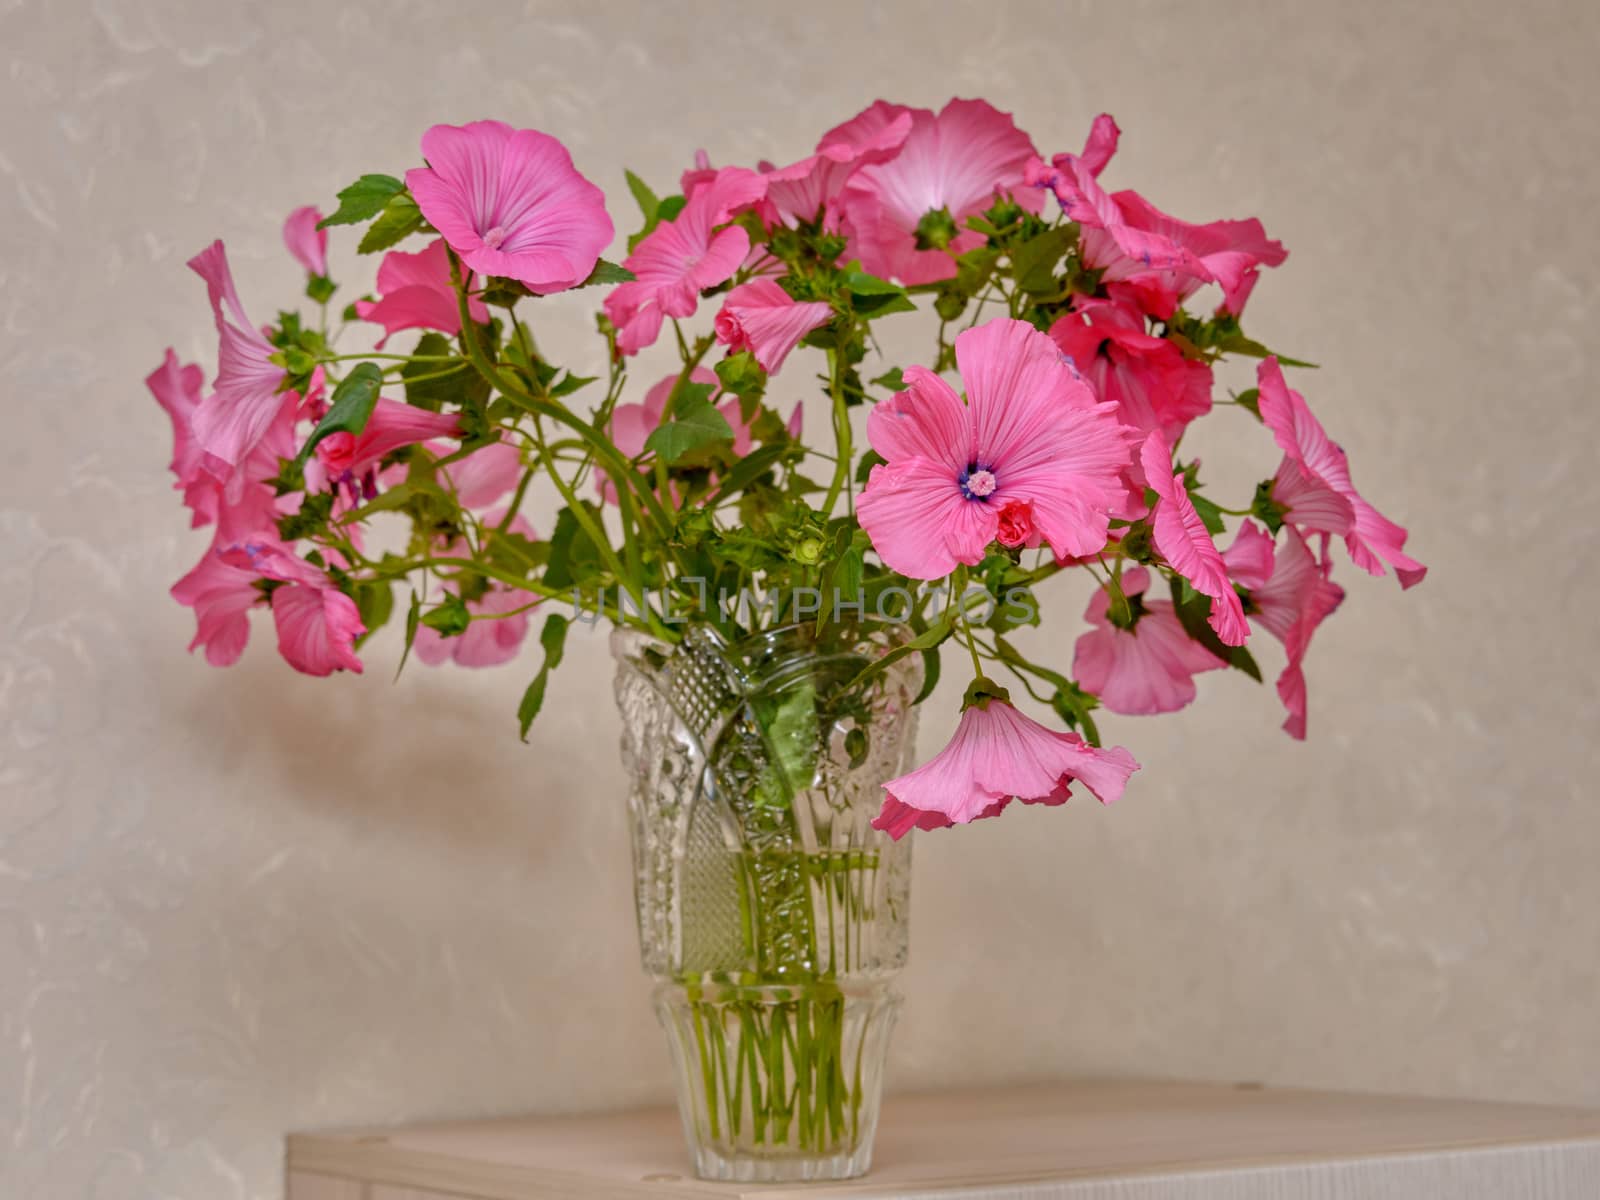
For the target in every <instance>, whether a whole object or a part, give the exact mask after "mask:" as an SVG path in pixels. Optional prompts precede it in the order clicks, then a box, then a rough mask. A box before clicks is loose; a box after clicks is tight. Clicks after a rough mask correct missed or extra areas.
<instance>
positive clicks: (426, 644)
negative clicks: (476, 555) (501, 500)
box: [411, 459, 538, 667]
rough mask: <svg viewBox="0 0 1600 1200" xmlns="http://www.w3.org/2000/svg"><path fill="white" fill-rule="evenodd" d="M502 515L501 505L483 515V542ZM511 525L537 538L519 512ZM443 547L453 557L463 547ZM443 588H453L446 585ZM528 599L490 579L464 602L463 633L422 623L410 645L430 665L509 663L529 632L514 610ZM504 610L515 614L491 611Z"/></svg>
mask: <svg viewBox="0 0 1600 1200" xmlns="http://www.w3.org/2000/svg"><path fill="white" fill-rule="evenodd" d="M463 461H464V462H469V461H471V460H470V459H465V460H463ZM446 469H447V470H448V469H449V468H446ZM504 519H505V510H504V509H502V510H500V511H499V512H496V513H491V514H489V515H488V516H486V517H484V518H483V526H484V534H483V537H484V540H485V541H486V542H487V541H488V540H489V539H492V538H493V537H494V536H495V531H496V530H498V529H499V528H500V522H501V521H503V520H504ZM510 529H511V532H513V533H518V534H521V535H522V536H523V537H525V538H528V539H529V540H530V541H536V540H537V539H538V534H536V533H535V532H534V530H533V526H532V525H530V524H528V522H527V521H526V520H524V519H523V518H522V517H521V516H518V517H515V518H514V519H513V520H512V522H511V526H510ZM446 550H447V556H450V557H454V556H456V555H457V554H459V553H460V552H461V551H464V550H465V547H464V546H462V545H460V544H457V545H455V546H451V547H447V548H446ZM446 590H447V591H451V592H453V591H455V589H454V588H453V587H449V586H447V587H446ZM531 599H532V597H530V596H529V595H528V593H526V592H524V591H522V590H521V589H519V588H514V587H508V586H505V585H503V584H499V583H496V582H494V581H493V580H491V581H490V582H489V586H488V588H487V590H486V591H484V593H483V595H481V596H479V597H477V598H476V599H473V600H468V601H467V602H466V605H467V611H469V612H470V613H472V614H473V617H474V620H473V622H472V624H470V625H468V626H467V630H466V632H465V633H462V634H458V635H457V636H455V637H450V638H447V637H443V636H441V635H440V634H439V633H438V632H437V631H436V630H433V629H429V628H428V627H427V626H426V625H423V626H421V627H420V628H418V630H417V636H416V638H415V640H414V641H413V642H412V643H411V648H412V650H414V651H415V652H416V655H417V657H418V658H420V659H421V660H422V661H423V662H425V663H427V664H428V665H429V666H430V667H437V666H439V665H441V664H443V663H446V662H454V663H455V664H456V665H457V666H459V667H497V666H499V665H500V664H501V663H508V662H510V661H511V660H512V659H514V658H516V656H517V652H518V651H519V650H520V649H521V648H522V643H523V640H524V639H525V638H526V637H527V636H528V614H527V613H525V612H517V610H518V609H524V608H528V607H529V602H530V600H531ZM505 613H512V614H515V615H512V616H496V615H494V614H505Z"/></svg>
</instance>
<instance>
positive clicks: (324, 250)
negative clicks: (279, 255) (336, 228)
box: [283, 204, 328, 276]
mask: <svg viewBox="0 0 1600 1200" xmlns="http://www.w3.org/2000/svg"><path fill="white" fill-rule="evenodd" d="M321 220H322V214H321V213H320V212H318V211H317V209H316V207H315V206H314V205H309V204H308V205H306V206H305V207H304V208H297V209H295V210H294V211H293V212H292V213H290V214H289V217H288V219H287V220H286V221H284V223H283V244H284V245H285V246H287V247H288V248H289V253H290V254H292V255H294V258H295V261H296V262H298V263H299V264H300V265H301V266H302V267H304V268H305V269H306V274H308V275H320V276H326V275H327V273H328V231H327V230H326V229H318V228H317V222H319V221H321Z"/></svg>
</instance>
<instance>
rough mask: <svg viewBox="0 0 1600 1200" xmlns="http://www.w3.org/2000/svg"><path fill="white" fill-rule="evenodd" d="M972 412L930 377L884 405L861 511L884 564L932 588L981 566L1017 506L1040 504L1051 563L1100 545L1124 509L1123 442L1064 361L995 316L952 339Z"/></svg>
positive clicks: (1036, 517)
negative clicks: (1006, 514)
mask: <svg viewBox="0 0 1600 1200" xmlns="http://www.w3.org/2000/svg"><path fill="white" fill-rule="evenodd" d="M955 351H956V365H957V366H958V367H959V368H960V371H961V378H962V380H963V381H964V382H965V384H966V387H967V403H966V404H963V403H962V402H961V397H960V396H958V395H957V394H956V393H955V391H954V389H952V388H951V387H950V385H949V384H947V383H945V381H944V380H942V379H940V378H939V376H937V375H935V374H934V373H933V372H932V371H929V370H926V369H924V368H922V367H912V368H911V369H909V370H908V371H906V372H905V380H906V390H905V391H903V392H901V393H899V394H898V395H896V396H894V397H892V398H890V399H888V400H885V401H883V402H882V403H880V404H878V405H877V406H876V407H875V408H874V409H873V410H872V414H871V416H869V417H868V419H867V436H868V438H869V439H870V440H871V442H872V448H873V449H874V450H876V451H877V452H878V453H879V454H880V455H882V456H883V458H884V460H885V461H884V462H883V463H882V464H880V465H879V466H876V467H874V468H873V469H872V475H871V478H870V479H869V480H868V481H867V487H866V490H865V491H864V492H862V494H861V496H860V497H859V499H858V501H857V505H856V512H857V516H858V517H859V519H860V521H861V527H862V528H863V529H865V530H866V531H867V534H868V535H869V536H870V537H871V538H872V544H873V547H874V549H876V550H877V552H878V555H879V557H881V558H882V559H883V561H884V562H885V563H886V564H888V566H889V567H890V568H891V569H893V570H896V571H899V572H900V573H901V574H903V575H909V576H911V577H912V578H913V579H938V578H941V577H942V576H944V575H947V574H949V573H950V572H951V571H952V570H954V569H955V567H956V564H957V563H968V564H973V563H977V562H978V561H980V560H981V559H982V558H983V555H984V552H985V550H986V549H987V548H988V546H989V544H990V543H991V542H993V541H994V540H995V535H996V533H997V531H998V529H999V514H1000V512H1001V510H1002V509H1004V508H1005V507H1006V505H1008V504H1009V503H1011V502H1012V501H1026V502H1028V503H1029V504H1030V505H1031V506H1032V518H1033V521H1034V523H1035V525H1036V528H1037V531H1038V534H1039V536H1040V537H1041V538H1042V539H1043V540H1044V541H1046V542H1048V543H1049V544H1050V546H1051V547H1052V548H1053V549H1054V551H1055V553H1056V554H1057V556H1066V555H1074V554H1093V553H1094V552H1095V551H1097V550H1099V549H1100V548H1101V547H1103V546H1104V545H1105V543H1106V528H1107V525H1108V523H1109V520H1110V516H1109V510H1110V509H1111V508H1112V507H1113V506H1115V505H1117V504H1119V503H1120V502H1121V499H1122V496H1123V494H1124V488H1123V485H1122V483H1121V478H1120V475H1121V471H1122V469H1123V467H1124V465H1125V464H1126V462H1127V459H1128V446H1127V434H1128V431H1127V430H1126V429H1125V428H1124V427H1123V426H1121V425H1119V424H1118V423H1117V420H1116V417H1115V414H1114V408H1113V406H1112V405H1110V404H1100V403H1097V402H1096V401H1095V398H1094V394H1093V393H1092V392H1091V391H1090V390H1089V387H1088V385H1087V384H1085V383H1084V382H1083V381H1082V380H1081V379H1080V378H1079V377H1078V376H1077V374H1076V373H1075V372H1074V371H1073V370H1072V368H1071V367H1070V366H1069V364H1068V363H1066V362H1065V361H1063V359H1062V356H1061V353H1060V351H1058V350H1057V349H1056V347H1055V344H1054V343H1052V342H1051V341H1050V339H1049V338H1047V337H1046V336H1045V335H1044V334H1042V333H1040V332H1039V331H1038V330H1037V329H1035V328H1034V327H1033V326H1032V325H1029V324H1028V323H1027V322H1026V321H1013V320H1007V319H1004V318H1002V319H999V320H994V321H990V322H988V323H987V324H984V325H980V326H978V327H977V328H975V329H968V330H966V331H965V332H963V333H961V334H960V335H959V336H957V338H956V344H955Z"/></svg>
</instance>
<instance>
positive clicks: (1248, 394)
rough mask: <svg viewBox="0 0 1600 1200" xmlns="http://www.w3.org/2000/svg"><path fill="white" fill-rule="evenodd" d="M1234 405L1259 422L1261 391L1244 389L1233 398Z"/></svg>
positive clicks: (1258, 389)
mask: <svg viewBox="0 0 1600 1200" xmlns="http://www.w3.org/2000/svg"><path fill="white" fill-rule="evenodd" d="M1233 400H1234V403H1235V404H1237V405H1238V406H1239V407H1240V408H1242V409H1245V410H1246V411H1247V412H1249V414H1250V415H1251V416H1252V417H1254V418H1255V419H1256V420H1258V421H1259V420H1261V389H1260V388H1246V389H1245V390H1244V391H1242V392H1240V393H1239V394H1238V395H1237V396H1235V397H1234V398H1233Z"/></svg>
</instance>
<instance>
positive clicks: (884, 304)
mask: <svg viewBox="0 0 1600 1200" xmlns="http://www.w3.org/2000/svg"><path fill="white" fill-rule="evenodd" d="M844 286H845V290H846V291H848V292H849V293H850V297H851V303H852V305H853V307H854V308H855V310H856V312H858V313H860V314H861V315H862V316H864V317H882V316H887V315H888V314H889V313H897V312H915V311H916V309H917V306H916V305H915V304H914V303H913V302H912V300H911V297H910V296H909V295H908V294H907V293H906V290H905V288H903V287H901V286H900V285H899V284H898V283H890V282H889V281H888V280H887V279H879V278H878V277H877V276H876V275H869V274H867V273H866V272H865V271H863V270H861V269H860V267H859V266H857V267H855V268H854V269H852V270H850V271H848V272H846V274H845V277H844Z"/></svg>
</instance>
